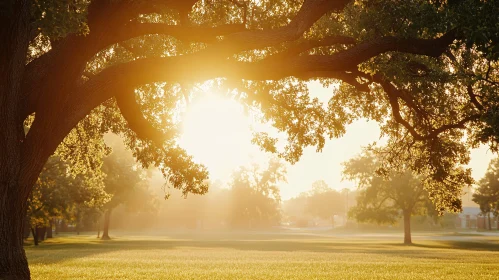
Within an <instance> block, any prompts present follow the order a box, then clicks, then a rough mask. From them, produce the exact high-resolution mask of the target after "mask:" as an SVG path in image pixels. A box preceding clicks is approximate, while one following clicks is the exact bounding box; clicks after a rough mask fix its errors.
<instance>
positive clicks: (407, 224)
mask: <svg viewBox="0 0 499 280" xmlns="http://www.w3.org/2000/svg"><path fill="white" fill-rule="evenodd" d="M404 244H412V237H411V211H407V210H404Z"/></svg>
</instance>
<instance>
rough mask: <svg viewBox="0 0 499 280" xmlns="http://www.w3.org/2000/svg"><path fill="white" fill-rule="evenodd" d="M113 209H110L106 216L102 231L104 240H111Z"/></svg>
mask: <svg viewBox="0 0 499 280" xmlns="http://www.w3.org/2000/svg"><path fill="white" fill-rule="evenodd" d="M112 211H113V209H108V210H107V211H106V213H105V214H104V229H103V231H102V238H101V239H102V240H109V239H111V238H110V237H109V223H110V222H111V212H112Z"/></svg>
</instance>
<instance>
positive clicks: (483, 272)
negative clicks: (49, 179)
mask: <svg viewBox="0 0 499 280" xmlns="http://www.w3.org/2000/svg"><path fill="white" fill-rule="evenodd" d="M466 240H467V241H421V242H418V243H417V244H416V245H414V246H404V245H401V244H400V240H399V239H387V238H384V239H383V240H379V241H377V240H375V239H372V238H369V239H359V238H357V239H354V238H349V237H344V236H343V237H331V236H317V235H292V234H256V233H254V234H243V233H235V234H228V233H226V234H206V235H199V234H198V235H195V234H194V235H193V234H175V235H168V236H120V237H117V238H114V239H113V240H110V241H100V240H98V239H97V238H95V236H89V235H83V236H82V235H80V236H63V237H57V238H54V239H51V240H49V241H46V242H44V243H42V244H41V245H40V246H38V247H34V246H27V247H26V253H27V255H28V260H29V264H30V269H31V273H32V278H33V279H50V280H54V279H99V280H104V279H499V262H498V260H499V243H498V239H497V238H492V237H480V236H477V237H467V238H466Z"/></svg>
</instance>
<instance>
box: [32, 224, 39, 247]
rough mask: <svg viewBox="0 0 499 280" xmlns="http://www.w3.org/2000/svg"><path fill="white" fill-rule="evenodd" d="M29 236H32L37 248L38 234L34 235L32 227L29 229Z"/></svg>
mask: <svg viewBox="0 0 499 280" xmlns="http://www.w3.org/2000/svg"><path fill="white" fill-rule="evenodd" d="M31 234H32V235H33V241H34V242H35V246H38V234H36V230H35V229H34V228H33V227H31Z"/></svg>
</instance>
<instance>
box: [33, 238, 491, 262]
mask: <svg viewBox="0 0 499 280" xmlns="http://www.w3.org/2000/svg"><path fill="white" fill-rule="evenodd" d="M249 236H252V235H248V236H244V238H247V239H246V240H245V239H237V238H232V239H228V240H224V239H221V238H220V239H215V240H213V239H201V240H200V239H161V238H156V239H145V240H128V239H127V238H115V239H112V240H108V241H102V240H100V239H97V238H95V239H92V238H90V237H83V238H78V237H70V238H54V239H52V240H50V241H49V242H45V243H42V244H41V245H40V246H38V247H34V246H29V247H27V253H28V256H29V261H30V264H49V263H57V262H61V261H65V260H68V259H73V258H83V257H87V256H91V255H96V254H103V253H108V252H113V251H121V250H127V251H130V250H137V251H142V250H175V249H178V248H201V249H233V250H240V251H276V252H278V251H280V252H297V253H299V252H319V253H330V254H343V253H359V254H366V253H368V254H379V255H392V256H399V257H406V258H417V259H434V258H436V257H438V258H453V257H454V256H453V253H452V250H486V251H499V244H498V243H491V242H489V243H485V242H471V241H429V242H424V243H417V244H413V245H403V244H401V243H398V242H395V241H394V242H384V241H383V242H377V241H373V240H369V241H366V240H348V239H338V240H337V239H323V240H317V239H313V238H311V239H308V240H307V239H303V238H301V237H300V238H297V239H296V240H291V239H289V238H283V239H277V238H278V237H282V236H273V237H274V239H270V240H268V239H267V240H264V239H263V236H260V240H254V239H255V238H253V240H251V239H250V240H248V239H249V238H248V237H249ZM252 237H255V236H252ZM267 237H270V236H267ZM132 238H133V237H132ZM212 238H213V236H212ZM443 252H445V253H443Z"/></svg>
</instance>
